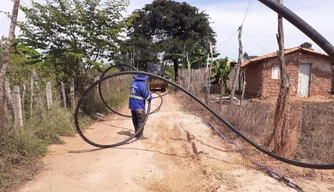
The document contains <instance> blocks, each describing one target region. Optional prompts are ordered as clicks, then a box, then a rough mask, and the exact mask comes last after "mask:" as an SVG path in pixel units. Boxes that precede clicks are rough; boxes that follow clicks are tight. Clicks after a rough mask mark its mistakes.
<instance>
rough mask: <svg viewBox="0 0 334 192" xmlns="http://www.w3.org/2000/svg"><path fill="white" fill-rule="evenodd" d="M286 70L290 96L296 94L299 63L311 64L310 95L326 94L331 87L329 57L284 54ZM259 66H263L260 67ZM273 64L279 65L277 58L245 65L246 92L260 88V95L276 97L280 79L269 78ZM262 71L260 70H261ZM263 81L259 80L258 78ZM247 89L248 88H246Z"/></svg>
mask: <svg viewBox="0 0 334 192" xmlns="http://www.w3.org/2000/svg"><path fill="white" fill-rule="evenodd" d="M285 58H286V66H287V72H288V73H289V74H290V96H298V68H299V64H300V63H301V64H308V63H309V64H311V66H312V69H311V86H310V96H328V95H329V94H330V90H331V88H332V80H333V67H332V63H331V61H330V60H329V59H325V58H323V57H319V56H316V55H313V54H309V53H295V54H292V55H286V57H285ZM260 66H263V67H262V68H261V67H260ZM273 66H279V59H278V58H274V59H269V60H264V61H261V62H260V63H254V64H250V65H249V66H247V69H246V82H247V85H246V94H249V93H251V92H250V91H249V90H258V89H259V88H260V90H262V92H261V91H258V92H259V93H261V95H260V97H261V98H263V99H265V98H273V97H277V96H278V93H279V87H280V79H271V75H272V74H271V73H272V68H273ZM261 71H262V72H261ZM260 79H261V80H262V81H263V82H262V83H261V82H259V80H260ZM247 89H248V90H247Z"/></svg>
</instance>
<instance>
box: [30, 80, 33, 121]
mask: <svg viewBox="0 0 334 192" xmlns="http://www.w3.org/2000/svg"><path fill="white" fill-rule="evenodd" d="M33 104H34V78H33V76H31V79H30V111H29V117H31V116H32V107H33Z"/></svg>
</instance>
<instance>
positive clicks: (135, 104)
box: [129, 75, 152, 139]
mask: <svg viewBox="0 0 334 192" xmlns="http://www.w3.org/2000/svg"><path fill="white" fill-rule="evenodd" d="M133 78H134V80H133V81H132V83H131V87H130V99H129V108H130V109H131V114H132V122H133V126H134V127H135V131H136V132H137V131H138V130H139V128H140V127H141V126H142V125H143V123H144V118H145V103H146V100H147V101H151V100H152V95H151V94H150V90H149V88H148V86H147V84H146V81H147V79H148V76H145V75H134V76H133ZM143 131H144V128H143V129H142V130H141V131H140V132H139V133H138V134H137V135H136V138H137V139H139V138H141V137H142V135H143ZM142 138H144V137H142Z"/></svg>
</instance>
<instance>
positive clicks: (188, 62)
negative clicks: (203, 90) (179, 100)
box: [175, 42, 218, 90]
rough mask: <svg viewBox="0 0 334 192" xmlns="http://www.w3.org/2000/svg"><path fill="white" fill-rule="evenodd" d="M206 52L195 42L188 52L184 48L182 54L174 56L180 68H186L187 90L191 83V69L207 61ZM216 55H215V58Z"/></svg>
mask: <svg viewBox="0 0 334 192" xmlns="http://www.w3.org/2000/svg"><path fill="white" fill-rule="evenodd" d="M207 55H208V51H207V50H204V49H202V47H201V46H200V44H199V43H198V42H196V43H195V44H194V45H193V46H192V47H191V48H190V50H187V49H186V48H184V51H183V53H182V54H175V56H176V57H178V58H179V59H180V60H181V62H182V66H183V67H186V68H188V87H187V89H188V90H190V82H191V68H192V67H194V65H196V66H200V65H202V64H203V63H205V62H206V60H207ZM217 56H218V55H215V57H217Z"/></svg>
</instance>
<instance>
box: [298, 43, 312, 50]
mask: <svg viewBox="0 0 334 192" xmlns="http://www.w3.org/2000/svg"><path fill="white" fill-rule="evenodd" d="M300 47H303V48H306V49H312V43H309V42H304V43H302V44H301V45H300ZM312 50H313V49H312Z"/></svg>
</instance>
